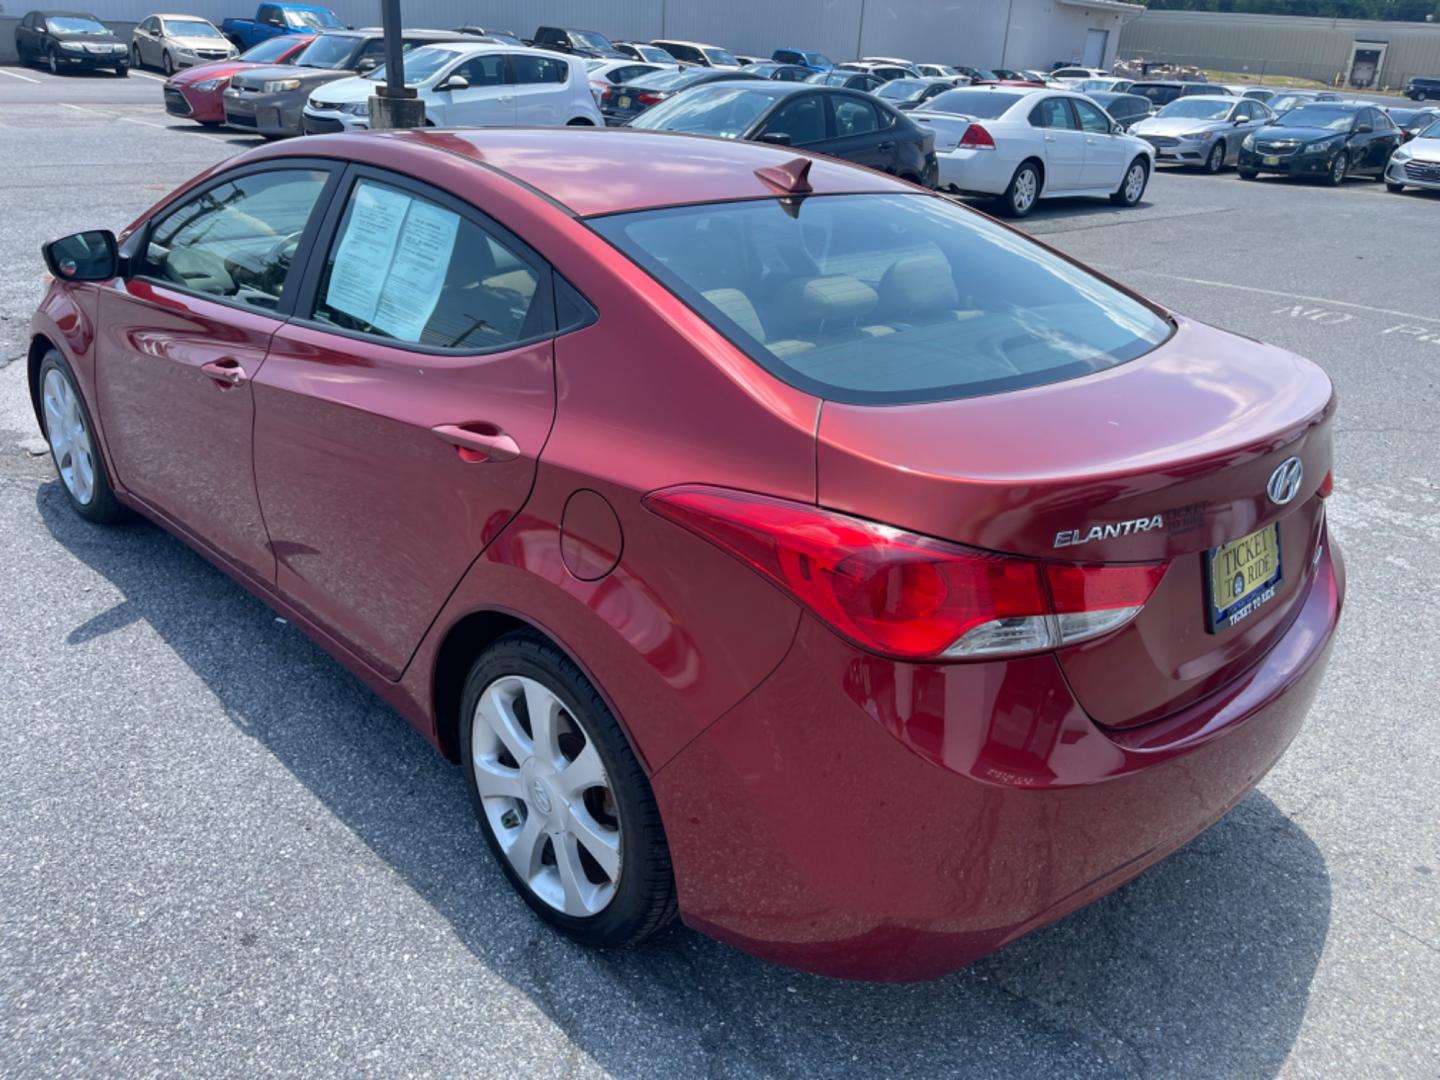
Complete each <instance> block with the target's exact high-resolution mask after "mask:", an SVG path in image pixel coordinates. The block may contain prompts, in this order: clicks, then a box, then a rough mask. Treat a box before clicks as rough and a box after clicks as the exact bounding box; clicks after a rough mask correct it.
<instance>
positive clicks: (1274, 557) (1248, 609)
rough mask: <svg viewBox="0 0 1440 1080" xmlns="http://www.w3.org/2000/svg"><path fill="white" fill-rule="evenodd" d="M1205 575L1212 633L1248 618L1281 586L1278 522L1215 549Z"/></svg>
mask: <svg viewBox="0 0 1440 1080" xmlns="http://www.w3.org/2000/svg"><path fill="white" fill-rule="evenodd" d="M1205 577H1206V582H1207V586H1208V588H1207V594H1208V595H1207V597H1206V600H1207V605H1206V606H1207V608H1208V611H1209V616H1210V617H1209V627H1210V632H1211V633H1212V634H1213V633H1219V632H1220V631H1222V630H1228V629H1229V628H1230V627H1232V626H1234V625H1236V624H1237V623H1240V622H1243V621H1244V620H1245V619H1248V618H1249V617H1250V616H1251V615H1253V614H1254V613H1255V612H1256V611H1258V610H1259V609H1260V608H1262V607H1264V606H1265V605H1266V604H1268V603H1269V602H1270V601H1271V600H1273V599H1274V598H1275V592H1276V590H1277V589H1279V588H1280V526H1279V524H1275V525H1267V526H1266V527H1265V528H1263V529H1261V530H1260V531H1259V532H1253V533H1251V534H1250V535H1249V536H1242V537H1241V538H1240V539H1239V540H1231V541H1230V542H1229V543H1228V544H1221V545H1220V546H1219V547H1217V548H1212V549H1211V550H1210V554H1209V556H1208V557H1207V562H1206V574H1205Z"/></svg>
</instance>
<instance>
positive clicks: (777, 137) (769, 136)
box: [760, 131, 793, 146]
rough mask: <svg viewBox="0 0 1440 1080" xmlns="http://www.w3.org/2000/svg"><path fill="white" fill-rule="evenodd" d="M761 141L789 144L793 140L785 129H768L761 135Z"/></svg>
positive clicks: (780, 144) (779, 144)
mask: <svg viewBox="0 0 1440 1080" xmlns="http://www.w3.org/2000/svg"><path fill="white" fill-rule="evenodd" d="M760 141H761V142H762V143H769V144H770V145H772V146H789V145H791V143H792V141H793V140H792V139H791V138H790V136H789V135H788V134H786V133H785V132H783V131H767V132H766V133H765V134H764V135H761V136H760Z"/></svg>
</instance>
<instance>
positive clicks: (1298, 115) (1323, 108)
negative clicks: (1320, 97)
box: [1275, 105, 1355, 131]
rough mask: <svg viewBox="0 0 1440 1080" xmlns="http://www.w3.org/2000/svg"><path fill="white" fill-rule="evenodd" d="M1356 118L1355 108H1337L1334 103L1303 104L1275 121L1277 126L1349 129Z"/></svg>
mask: <svg viewBox="0 0 1440 1080" xmlns="http://www.w3.org/2000/svg"><path fill="white" fill-rule="evenodd" d="M1354 119H1355V110H1354V109H1344V108H1336V107H1335V106H1334V105H1302V106H1300V108H1298V109H1291V110H1290V111H1289V112H1287V113H1286V114H1285V115H1284V116H1282V117H1279V118H1278V119H1277V120H1276V121H1275V126H1276V127H1293V128H1328V129H1329V130H1330V131H1349V130H1350V124H1351V123H1352V122H1353V121H1354Z"/></svg>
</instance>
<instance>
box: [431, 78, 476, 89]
mask: <svg viewBox="0 0 1440 1080" xmlns="http://www.w3.org/2000/svg"><path fill="white" fill-rule="evenodd" d="M435 89H436V90H439V91H442V92H443V91H448V90H468V89H470V80H469V79H467V78H465V76H464V75H451V76H450V77H449V78H448V79H446V80H445V81H444V82H442V83H441V84H440V85H439V86H437V87H436V88H435Z"/></svg>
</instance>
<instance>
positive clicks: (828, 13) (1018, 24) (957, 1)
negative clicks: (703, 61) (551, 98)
mask: <svg viewBox="0 0 1440 1080" xmlns="http://www.w3.org/2000/svg"><path fill="white" fill-rule="evenodd" d="M310 2H313V3H326V0H310ZM30 6H31V5H30V4H6V5H3V7H0V11H3V12H4V15H3V16H0V53H5V54H7V55H8V56H9V57H11V58H13V57H14V34H13V26H14V23H15V21H16V19H17V18H18V17H19V16H20V15H23V14H24V13H25V11H26V10H27V8H28V7H30ZM35 6H39V4H36V5H35ZM54 6H56V7H66V8H73V9H86V10H89V11H90V12H91V13H92V14H94V15H96V16H98V17H99V18H101V19H103V20H105V21H106V22H109V23H126V24H133V23H136V22H139V21H140V20H141V19H143V18H145V17H146V16H147V15H151V14H154V13H156V12H172V11H184V12H191V13H193V14H196V15H204V16H205V17H207V18H209V19H210V20H212V21H213V22H215V23H219V22H220V21H221V20H222V19H224V18H226V17H227V16H251V15H253V14H254V11H255V3H254V0H155V3H154V4H149V3H143V2H137V0H91V2H89V3H86V2H85V0H66V2H65V3H58V4H55V5H54ZM327 6H329V7H331V8H333V9H334V11H335V12H336V14H338V15H339V16H340V17H341V18H342V19H344V20H345V21H346V22H348V23H350V24H351V25H354V26H367V25H374V24H376V23H377V22H378V21H379V18H380V4H379V2H378V0H329V3H328V4H327ZM403 8H404V13H405V23H406V25H407V26H430V27H438V28H442V29H444V28H452V27H458V26H460V25H462V24H464V23H477V24H479V25H482V26H493V27H503V28H505V29H509V30H514V31H515V32H516V33H519V34H522V35H524V36H526V37H528V36H530V35H531V34H533V33H534V32H535V27H536V26H540V25H555V26H568V27H574V28H583V29H589V30H599V31H600V32H601V33H604V34H606V35H608V36H610V37H612V38H615V39H617V40H620V39H638V40H641V41H648V40H650V39H651V38H658V37H665V38H680V39H687V40H696V41H704V42H707V43H711V44H715V45H722V46H725V47H727V48H730V49H732V50H734V51H736V52H739V53H747V54H759V55H763V56H769V55H770V53H771V51H772V50H773V49H775V48H777V47H779V46H783V45H789V46H800V47H802V48H807V49H818V50H820V51H821V52H823V53H826V54H827V55H829V56H830V57H832V58H833V59H835V60H837V61H841V60H849V59H853V58H855V57H857V56H903V57H906V58H908V59H911V60H915V61H917V62H928V63H941V64H969V65H972V66H974V67H987V66H991V65H998V66H1002V67H1038V68H1049V67H1050V66H1051V65H1052V64H1054V63H1056V62H1057V61H1058V62H1060V63H1065V64H1081V63H1083V64H1085V65H1086V66H1089V67H1105V68H1108V67H1109V66H1110V64H1111V62H1113V60H1114V59H1115V53H1116V49H1117V48H1118V46H1119V43H1120V28H1121V26H1122V25H1123V24H1124V23H1125V22H1126V21H1127V20H1129V19H1132V18H1134V17H1135V16H1137V15H1139V14H1140V12H1141V11H1142V10H1143V9H1142V8H1141V7H1139V6H1138V5H1136V4H1129V3H1121V2H1119V0H786V2H784V3H776V2H775V0H485V2H483V3H481V2H477V0H405V2H404V4H403ZM7 24H8V25H7Z"/></svg>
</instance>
